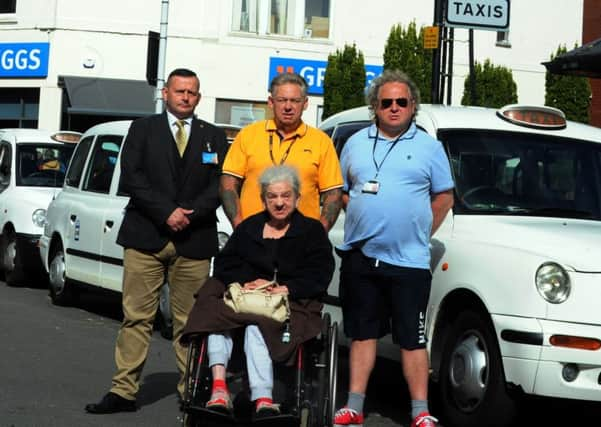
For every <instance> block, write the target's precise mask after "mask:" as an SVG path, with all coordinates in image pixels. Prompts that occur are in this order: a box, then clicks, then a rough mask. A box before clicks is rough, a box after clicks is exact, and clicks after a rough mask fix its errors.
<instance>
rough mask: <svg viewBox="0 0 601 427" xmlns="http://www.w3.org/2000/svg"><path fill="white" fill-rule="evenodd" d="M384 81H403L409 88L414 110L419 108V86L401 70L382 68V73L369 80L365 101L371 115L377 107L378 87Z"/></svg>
mask: <svg viewBox="0 0 601 427" xmlns="http://www.w3.org/2000/svg"><path fill="white" fill-rule="evenodd" d="M386 83H404V84H406V85H407V87H408V88H409V94H410V95H411V98H412V99H413V101H414V102H415V111H417V110H418V109H419V102H420V95H419V88H418V87H417V85H416V84H415V82H414V81H413V80H411V78H410V77H409V76H408V75H407V74H406V73H404V72H402V71H401V70H384V72H383V73H382V74H380V75H379V76H378V77H376V78H375V79H373V80H372V81H371V84H370V85H369V88H368V89H367V94H366V95H365V101H366V102H367V105H368V107H369V110H370V113H371V115H372V117H375V110H376V108H377V107H378V93H379V92H380V88H381V87H382V86H384V85H385V84H386Z"/></svg>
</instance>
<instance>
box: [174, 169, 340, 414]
mask: <svg viewBox="0 0 601 427" xmlns="http://www.w3.org/2000/svg"><path fill="white" fill-rule="evenodd" d="M259 185H260V187H261V199H262V201H263V203H264V206H265V210H264V211H263V212H261V213H259V214H256V215H254V216H251V217H249V218H247V219H246V220H244V221H243V222H242V223H241V224H240V225H239V226H238V227H237V228H236V229H235V231H234V233H233V234H232V236H231V238H230V239H229V241H228V242H227V244H226V246H225V247H224V249H223V250H222V251H221V252H220V253H219V254H218V255H217V257H216V258H215V263H214V273H213V277H212V278H210V279H209V280H208V281H207V283H206V284H205V285H204V286H203V288H202V289H201V290H200V291H199V293H198V295H197V297H196V303H195V306H194V308H193V309H192V311H191V313H190V316H189V319H188V323H187V325H186V328H185V330H184V336H183V337H182V341H183V342H186V340H189V338H190V336H192V335H195V334H196V335H197V334H199V333H200V334H205V335H208V340H207V355H208V366H209V368H210V372H211V377H212V386H211V394H210V398H209V399H208V401H207V402H206V404H205V406H206V408H207V409H209V410H211V411H221V412H224V413H226V414H231V413H232V398H231V396H230V392H229V390H228V385H227V383H226V371H227V367H228V362H229V361H230V358H231V355H232V348H233V340H232V334H231V332H232V331H233V330H234V329H239V328H244V352H245V354H246V371H247V376H248V383H249V386H250V400H251V401H253V402H254V414H253V418H266V417H272V416H277V415H279V413H280V407H279V405H278V404H276V403H274V401H273V394H272V392H273V385H274V379H273V362H274V361H275V362H283V363H285V364H288V365H292V364H294V360H295V355H296V352H297V349H298V347H299V345H300V344H301V343H303V342H305V341H308V340H310V339H311V338H313V337H316V336H317V335H319V334H320V333H321V332H322V329H323V326H322V318H321V310H322V307H323V305H322V303H321V301H320V299H321V298H322V297H323V296H325V295H326V291H327V288H328V285H329V283H330V280H331V278H332V274H333V271H334V258H333V255H332V247H331V244H330V242H329V240H328V237H327V234H326V232H325V230H324V228H323V226H322V225H321V223H320V222H319V221H317V220H314V219H311V218H307V217H305V216H304V215H302V214H301V213H300V212H299V211H297V209H296V206H297V202H298V199H299V194H300V192H299V189H300V181H299V177H298V174H297V172H296V170H295V169H293V168H291V167H289V166H285V165H281V166H274V167H271V168H269V169H267V170H266V171H265V172H264V173H263V174H262V175H261V177H260V179H259ZM233 282H239V283H240V284H242V285H243V289H246V290H250V289H255V288H256V287H257V286H261V285H264V284H269V286H268V287H267V290H268V292H270V293H273V294H279V293H286V294H287V295H288V299H289V305H290V316H289V320H288V321H286V322H284V323H280V322H278V321H275V320H273V319H271V318H269V317H265V316H261V315H256V314H243V313H236V312H235V311H234V310H232V308H230V307H228V306H227V305H226V304H225V303H224V300H223V295H224V292H225V291H226V289H227V284H231V283H233Z"/></svg>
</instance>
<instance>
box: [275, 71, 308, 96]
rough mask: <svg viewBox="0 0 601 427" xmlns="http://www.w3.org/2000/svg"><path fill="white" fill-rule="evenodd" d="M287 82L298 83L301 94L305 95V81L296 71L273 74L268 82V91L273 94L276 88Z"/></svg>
mask: <svg viewBox="0 0 601 427" xmlns="http://www.w3.org/2000/svg"><path fill="white" fill-rule="evenodd" d="M289 83H292V84H295V85H298V86H299V87H300V88H301V93H302V94H303V96H307V82H306V80H305V79H304V78H303V77H302V76H301V75H300V74H296V73H281V74H278V75H277V76H275V77H274V78H273V80H271V83H270V84H269V93H270V94H272V95H273V93H274V92H275V90H276V88H278V87H279V86H282V85H285V84H289Z"/></svg>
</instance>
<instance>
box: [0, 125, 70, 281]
mask: <svg viewBox="0 0 601 427" xmlns="http://www.w3.org/2000/svg"><path fill="white" fill-rule="evenodd" d="M80 135H81V134H79V133H77V132H50V131H44V130H38V129H0V227H1V228H0V232H1V234H0V257H1V258H0V269H1V270H2V271H3V272H4V279H5V281H6V283H8V284H9V285H18V284H23V283H24V282H25V281H27V280H29V279H37V278H39V277H40V273H42V272H43V269H42V268H41V267H42V265H41V263H40V255H39V251H38V240H39V238H40V235H41V234H42V230H43V220H44V213H45V211H46V208H47V207H48V203H50V200H52V198H53V197H54V195H55V194H56V193H57V192H58V191H59V190H60V188H61V187H62V186H63V181H64V178H65V171H66V169H67V166H68V164H69V160H70V159H71V154H72V153H73V149H74V148H75V143H76V142H77V141H78V140H79V137H80Z"/></svg>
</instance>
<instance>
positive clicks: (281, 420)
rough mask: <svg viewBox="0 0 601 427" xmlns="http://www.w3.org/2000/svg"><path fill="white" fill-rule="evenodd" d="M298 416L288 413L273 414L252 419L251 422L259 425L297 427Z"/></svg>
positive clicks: (262, 426)
mask: <svg viewBox="0 0 601 427" xmlns="http://www.w3.org/2000/svg"><path fill="white" fill-rule="evenodd" d="M299 422H300V420H299V418H298V417H296V416H294V415H290V414H281V415H274V416H273V417H265V418H257V419H254V420H253V422H252V424H253V425H254V426H260V427H288V426H290V427H293V426H294V427H298V425H299Z"/></svg>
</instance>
